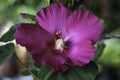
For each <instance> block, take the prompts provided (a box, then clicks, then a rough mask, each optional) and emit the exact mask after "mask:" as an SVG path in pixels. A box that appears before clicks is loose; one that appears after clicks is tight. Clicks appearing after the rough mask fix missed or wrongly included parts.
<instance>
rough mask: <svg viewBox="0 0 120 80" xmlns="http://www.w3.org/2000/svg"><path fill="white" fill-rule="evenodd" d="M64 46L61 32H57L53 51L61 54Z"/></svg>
mask: <svg viewBox="0 0 120 80" xmlns="http://www.w3.org/2000/svg"><path fill="white" fill-rule="evenodd" d="M64 46H65V44H64V41H63V39H62V35H61V32H60V31H57V32H56V40H55V49H56V50H59V51H60V52H62V51H63V49H64Z"/></svg>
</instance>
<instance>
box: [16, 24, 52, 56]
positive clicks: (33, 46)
mask: <svg viewBox="0 0 120 80" xmlns="http://www.w3.org/2000/svg"><path fill="white" fill-rule="evenodd" d="M15 39H16V42H17V44H20V45H22V46H25V47H26V49H27V50H28V51H29V52H30V53H31V54H38V53H39V52H40V51H42V50H45V49H47V48H49V47H50V46H48V45H47V44H49V42H50V41H53V38H52V36H51V35H50V34H48V32H46V31H45V30H43V29H42V28H41V27H39V26H37V25H34V24H20V25H19V26H18V28H17V29H16V32H15ZM53 45H54V44H53Z"/></svg>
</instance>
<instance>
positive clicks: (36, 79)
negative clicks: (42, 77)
mask: <svg viewBox="0 0 120 80" xmlns="http://www.w3.org/2000/svg"><path fill="white" fill-rule="evenodd" d="M14 56H15V57H16V59H17V60H18V61H19V62H20V64H22V66H23V67H24V68H26V70H27V71H28V72H29V73H30V74H31V75H32V76H33V77H34V78H35V80H39V79H38V78H37V76H36V75H34V74H33V73H32V72H31V71H30V70H28V68H27V66H26V65H25V64H24V63H23V62H22V61H21V60H20V59H19V58H18V57H17V55H16V54H14Z"/></svg>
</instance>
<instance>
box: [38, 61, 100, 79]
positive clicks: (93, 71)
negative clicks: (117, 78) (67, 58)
mask: <svg viewBox="0 0 120 80" xmlns="http://www.w3.org/2000/svg"><path fill="white" fill-rule="evenodd" d="M97 73H98V68H97V65H96V64H95V63H94V62H90V63H89V64H88V65H87V66H84V67H73V66H70V69H69V70H68V71H66V72H63V73H62V72H52V71H51V70H50V69H49V67H48V66H42V67H41V68H40V70H39V71H38V75H37V76H38V78H39V80H95V77H96V75H97Z"/></svg>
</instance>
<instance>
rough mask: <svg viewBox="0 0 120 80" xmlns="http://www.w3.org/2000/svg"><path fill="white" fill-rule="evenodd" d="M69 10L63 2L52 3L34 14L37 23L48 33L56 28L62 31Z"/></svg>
mask: <svg viewBox="0 0 120 80" xmlns="http://www.w3.org/2000/svg"><path fill="white" fill-rule="evenodd" d="M70 13H71V11H70V10H69V9H67V8H66V7H64V5H63V4H60V3H53V4H51V5H50V6H49V7H47V8H43V9H41V10H40V11H39V12H38V13H37V16H36V19H37V21H38V23H39V25H40V26H41V27H42V28H44V29H45V30H46V31H48V32H50V33H52V34H53V33H54V32H55V31H56V30H61V31H63V32H64V30H66V29H65V28H66V26H65V24H66V21H67V18H68V16H69V14H70Z"/></svg>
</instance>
